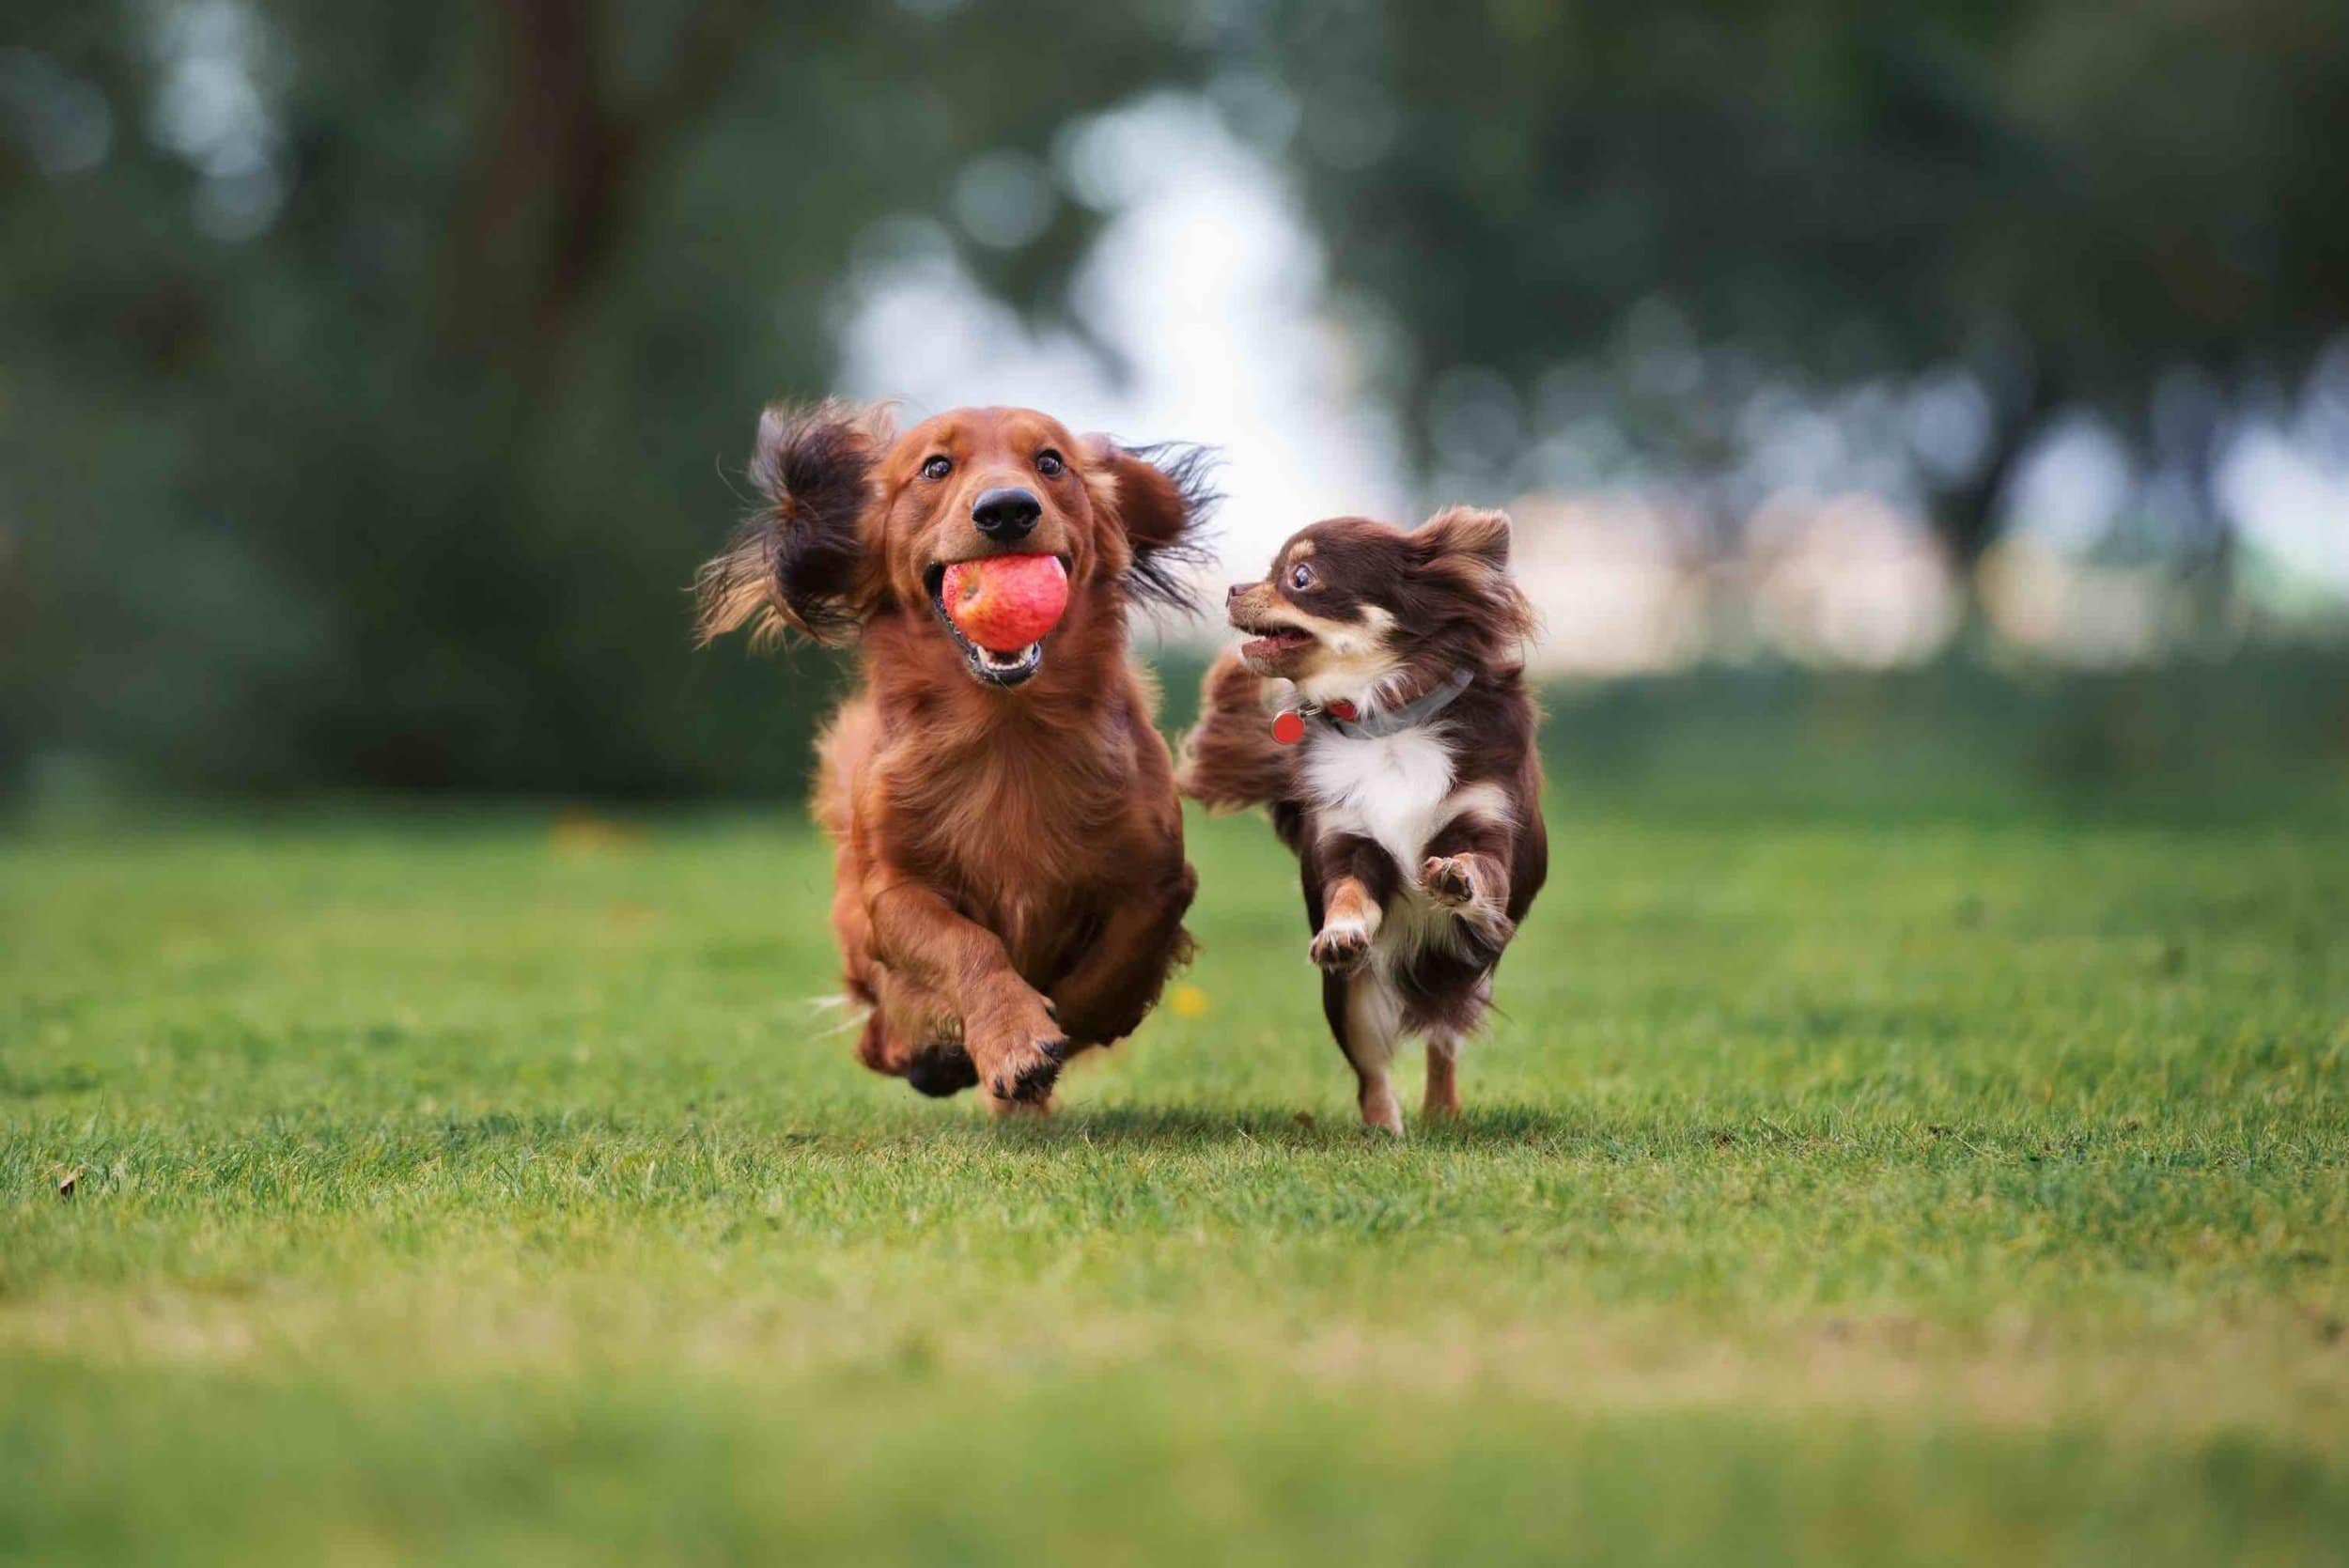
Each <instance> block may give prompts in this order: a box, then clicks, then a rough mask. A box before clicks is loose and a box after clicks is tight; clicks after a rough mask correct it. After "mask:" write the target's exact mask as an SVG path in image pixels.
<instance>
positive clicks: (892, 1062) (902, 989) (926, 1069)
mask: <svg viewBox="0 0 2349 1568" xmlns="http://www.w3.org/2000/svg"><path fill="white" fill-rule="evenodd" d="M865 973H866V975H867V977H868V979H869V982H870V984H871V985H872V986H873V987H874V991H875V1002H874V1007H873V1013H872V1017H868V1018H866V1019H865V1020H864V1033H863V1037H862V1038H861V1039H859V1040H858V1041H857V1048H856V1054H857V1060H858V1061H860V1062H862V1063H864V1064H865V1065H866V1066H868V1067H870V1068H872V1069H873V1071H875V1072H877V1073H880V1074H883V1075H885V1076H887V1077H890V1078H901V1079H905V1080H906V1082H908V1083H909V1084H911V1085H912V1086H913V1088H914V1089H915V1090H916V1091H917V1092H919V1093H921V1094H927V1095H930V1096H931V1097H932V1098H934V1099H942V1098H944V1097H945V1096H946V1095H949V1094H960V1093H962V1091H964V1090H965V1089H969V1088H971V1087H972V1085H974V1084H976V1083H977V1082H978V1081H979V1072H978V1068H977V1067H975V1066H973V1065H972V1061H971V1053H970V1052H968V1051H966V1050H964V1049H963V1048H962V1025H961V1022H960V1020H959V1019H957V1017H955V1016H954V1013H953V1011H952V1010H951V1009H949V1008H948V1007H947V1006H946V1005H945V1003H944V1002H943V1001H941V1000H940V999H939V998H938V997H937V996H935V995H934V994H932V993H931V992H928V991H926V990H924V989H923V988H922V987H920V986H916V985H914V984H912V983H911V982H910V981H909V980H907V979H906V978H905V977H904V976H903V975H900V974H898V973H896V972H895V971H894V970H891V969H889V968H888V967H887V966H886V965H882V964H874V965H871V966H869V967H868V968H867V969H866V970H865Z"/></svg>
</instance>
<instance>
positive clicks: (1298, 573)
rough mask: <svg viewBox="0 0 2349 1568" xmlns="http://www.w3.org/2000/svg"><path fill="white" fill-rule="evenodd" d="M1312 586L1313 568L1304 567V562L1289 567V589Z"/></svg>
mask: <svg viewBox="0 0 2349 1568" xmlns="http://www.w3.org/2000/svg"><path fill="white" fill-rule="evenodd" d="M1313 585H1314V569H1313V567H1309V566H1307V565H1305V563H1304V562H1302V561H1299V562H1298V563H1297V565H1295V566H1293V567H1290V568H1289V586H1290V587H1292V588H1310V587H1312V586H1313Z"/></svg>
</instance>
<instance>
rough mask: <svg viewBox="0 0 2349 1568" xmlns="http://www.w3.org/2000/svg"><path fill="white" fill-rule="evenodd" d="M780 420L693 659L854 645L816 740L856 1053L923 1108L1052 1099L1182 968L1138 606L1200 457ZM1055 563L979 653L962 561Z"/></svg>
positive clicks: (1051, 439) (1190, 550)
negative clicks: (1031, 597)
mask: <svg viewBox="0 0 2349 1568" xmlns="http://www.w3.org/2000/svg"><path fill="white" fill-rule="evenodd" d="M1205 469H1206V463H1205V455H1204V453H1203V452H1202V451H1201V449H1199V448H1196V447H1188V446H1159V447H1151V448H1144V449H1140V450H1128V449H1125V448H1121V447H1119V446H1117V445H1116V444H1114V443H1113V442H1110V441H1109V440H1108V439H1107V438H1105V437H1099V436H1090V437H1085V438H1082V439H1080V438H1078V437H1076V436H1073V435H1071V434H1070V433H1069V432H1068V431H1067V430H1066V428H1065V427H1062V426H1061V424H1060V423H1059V422H1058V421H1057V420H1054V419H1051V418H1049V417H1047V416H1046V415H1044V414H1041V413H1037V412H1035V411H1034V410H1030V409H957V410H955V411H952V412H949V413H942V414H940V415H938V416H937V417H936V418H933V419H927V420H925V421H923V422H922V423H921V424H919V425H916V426H914V427H913V428H911V429H910V430H907V431H906V432H905V433H904V434H902V435H898V434H896V433H894V429H893V421H892V420H891V418H890V416H889V414H888V413H887V412H886V411H884V410H879V409H861V408H855V407H850V406H848V405H844V404H839V403H826V404H822V405H819V406H817V407H813V408H797V409H794V408H782V407H777V408H770V409H769V410H768V411H767V412H766V415H765V417H764V418H763V419H762V420H761V421H760V422H759V430H758V444H757V451H756V454H755V456H754V460H753V463H752V467H751V474H752V477H753V479H754V483H755V484H756V486H757V489H758V491H759V493H760V495H761V497H762V498H763V500H764V505H762V506H761V507H760V508H759V509H758V511H757V512H756V513H755V515H754V516H753V517H752V519H751V520H749V521H748V522H747V523H746V524H745V525H744V526H743V528H742V530H741V531H740V533H739V535H738V536H736V538H735V540H734V543H733V546H732V548H731V549H730V550H728V551H726V553H724V554H723V555H721V556H719V557H718V558H717V559H716V560H714V561H711V562H710V563H709V564H708V566H707V567H703V568H702V572H701V577H700V594H701V621H700V628H701V635H702V638H703V640H704V641H708V639H710V638H713V637H716V636H719V635H721V634H723V633H724V632H727V631H731V630H733V629H736V628H739V627H742V626H746V625H747V626H750V627H751V628H752V629H753V630H754V636H755V637H756V638H758V639H761V640H766V641H771V640H773V639H775V638H778V637H780V636H781V635H783V633H784V632H785V631H786V630H787V629H796V630H798V631H801V632H805V633H807V634H809V635H812V636H814V637H817V638H819V639H822V640H824V641H827V642H832V643H847V642H850V641H853V642H855V643H856V644H857V645H858V649H859V655H860V663H861V666H862V675H863V679H862V682H861V684H860V687H859V689H858V690H857V691H854V692H853V693H852V694H851V695H850V696H849V697H848V700H847V702H846V703H844V704H843V705H842V706H841V707H840V710H839V711H838V713H836V714H835V715H834V716H833V718H832V722H831V724H830V725H829V727H828V728H827V729H826V731H825V733H824V735H823V737H822V739H821V741H820V742H819V744H818V748H817V750H818V771H817V784H816V792H815V813H816V816H817V820H818V821H819V822H820V823H821V824H822V825H823V827H824V830H825V831H826V832H827V833H828V834H829V835H830V836H831V838H832V844H833V845H834V846H835V859H834V865H833V875H834V886H833V893H832V927H833V930H834V932H835V933H836V935H837V936H838V938H839V941H840V951H841V956H842V958H843V960H844V963H845V966H846V970H847V985H848V994H849V996H850V997H851V998H852V999H854V1000H855V1001H859V1002H862V1003H863V1004H865V1005H867V1006H868V1007H869V1008H870V1009H871V1013H870V1016H869V1017H867V1019H866V1021H865V1025H864V1032H863V1037H862V1039H861V1041H860V1043H859V1045H858V1047H857V1055H858V1057H859V1058H860V1059H861V1060H862V1061H863V1063H865V1065H867V1066H869V1067H871V1068H873V1069H874V1070H875V1071H876V1072H880V1073H886V1074H889V1075H892V1076H894V1077H899V1078H903V1079H906V1080H907V1081H909V1082H910V1083H911V1084H912V1085H913V1087H914V1088H915V1089H918V1090H920V1091H921V1092H922V1093H923V1094H937V1095H944V1094H955V1093H957V1092H958V1091H960V1090H963V1089H967V1088H970V1087H971V1086H972V1085H973V1084H979V1085H983V1086H984V1087H985V1090H986V1093H987V1095H988V1105H989V1106H990V1108H991V1109H994V1110H1004V1109H1007V1108H1009V1107H1012V1106H1015V1105H1028V1106H1035V1107H1042V1106H1046V1105H1049V1103H1050V1098H1051V1094H1052V1086H1053V1082H1054V1080H1055V1079H1056V1078H1057V1076H1058V1075H1059V1073H1060V1069H1061V1066H1062V1064H1063V1063H1065V1062H1066V1061H1067V1060H1068V1059H1069V1058H1070V1056H1071V1055H1072V1054H1073V1053H1075V1052H1077V1051H1080V1050H1082V1049H1084V1048H1087V1047H1091V1046H1106V1045H1109V1044H1111V1043H1112V1042H1113V1041H1116V1040H1118V1039H1121V1038H1123V1037H1124V1036H1126V1035H1127V1034H1129V1033H1131V1032H1133V1030H1134V1028H1135V1026H1137V1025H1138V1024H1140V1023H1141V1022H1142V1020H1143V1017H1144V1016H1145V1015H1147V1014H1148V1013H1149V1011H1150V1009H1151V1007H1152V1006H1153V1005H1155V1004H1156V1002H1157V1001H1158V998H1159V990H1160V988H1161V987H1162V986H1164V984H1165V981H1166V977H1167V974H1168V972H1169V970H1172V969H1173V968H1174V967H1175V964H1177V963H1178V962H1180V961H1181V960H1182V959H1184V958H1185V957H1187V956H1188V955H1189V951H1190V938H1189V937H1188V935H1187V934H1186V933H1185V932H1184V930H1183V924H1182V923H1183V914H1184V911H1185V910H1186V909H1188V908H1190V900H1191V893H1192V892H1193V890H1194V888H1195V887H1196V885H1197V878H1196V877H1195V876H1194V874H1193V873H1192V871H1191V868H1190V865H1189V864H1188V863H1187V862H1185V861H1184V859H1183V825H1182V814H1181V810H1180V807H1179V805H1178V803H1177V801H1176V800H1175V784H1174V777H1173V768H1172V765H1171V762H1170V759H1169V757H1168V754H1167V749H1166V743H1165V742H1164V741H1163V740H1162V739H1160V738H1159V733H1158V731H1157V730H1156V729H1155V728H1154V727H1153V725H1152V718H1153V712H1154V708H1155V706H1156V697H1157V693H1156V691H1155V690H1154V689H1153V688H1152V686H1151V685H1150V684H1149V683H1148V682H1147V681H1146V680H1145V679H1144V678H1143V676H1142V675H1140V674H1139V673H1138V672H1137V671H1136V670H1135V669H1134V667H1133V666H1132V664H1131V663H1130V662H1129V661H1128V652H1127V634H1126V615H1127V610H1128V606H1129V605H1130V604H1132V603H1133V602H1134V601H1135V600H1137V599H1153V600H1159V601H1161V602H1168V603H1177V604H1179V603H1181V602H1182V601H1183V599H1184V592H1183V589H1182V587H1181V583H1180V579H1179V578H1178V576H1177V575H1176V571H1175V567H1177V566H1178V565H1179V564H1182V563H1185V562H1187V561H1190V560H1195V559H1196V558H1197V555H1198V548H1199V547H1198V539H1199V534H1198V531H1199V529H1200V527H1201V525H1202V523H1203V522H1204V520H1205V517H1206V512H1207V510H1208V509H1209V507H1210V506H1211V505H1213V502H1214V501H1215V499H1216V498H1215V497H1214V496H1213V495H1211V494H1210V493H1209V492H1208V491H1207V489H1206V486H1205V483H1204V474H1205ZM1002 555H1019V556H1028V557H1038V556H1051V557H1055V558H1057V560H1058V562H1059V563H1060V566H1061V567H1062V568H1063V569H1064V570H1065V572H1066V583H1067V588H1066V609H1065V611H1064V612H1063V613H1061V615H1060V618H1059V620H1058V621H1057V623H1056V624H1054V625H1053V626H1052V627H1051V629H1050V630H1049V631H1048V632H1046V633H1045V634H1044V635H1042V636H1041V637H1039V638H1038V639H1037V640H1036V641H1034V643H1033V644H1029V645H1026V646H1024V647H1022V648H1019V649H1015V650H1012V651H1010V652H1008V653H1006V652H1003V651H993V650H990V649H988V648H987V647H983V646H980V645H979V644H977V643H976V642H974V641H972V639H971V638H969V637H967V636H966V635H965V634H964V632H963V631H962V630H961V629H958V628H957V624H956V621H955V618H954V616H953V615H951V614H950V613H949V612H948V607H947V604H946V600H945V592H946V583H947V578H948V573H949V570H950V568H955V569H957V571H959V570H962V569H979V568H965V567H963V566H962V564H965V563H977V562H983V561H985V560H987V558H989V557H993V556H1002Z"/></svg>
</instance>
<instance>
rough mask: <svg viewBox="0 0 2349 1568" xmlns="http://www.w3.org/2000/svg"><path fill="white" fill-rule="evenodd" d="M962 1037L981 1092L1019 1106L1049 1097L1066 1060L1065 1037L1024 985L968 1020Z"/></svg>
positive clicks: (1049, 1010) (1042, 1003)
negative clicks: (982, 1085) (982, 1089)
mask: <svg viewBox="0 0 2349 1568" xmlns="http://www.w3.org/2000/svg"><path fill="white" fill-rule="evenodd" d="M964 1039H965V1043H966V1045H967V1046H968V1048H969V1049H970V1052H971V1059H972V1062H973V1063H976V1064H977V1067H978V1072H979V1076H980V1079H981V1081H983V1082H984V1083H985V1084H986V1085H987V1092H988V1094H992V1095H994V1096H995V1097H996V1098H997V1099H999V1100H1009V1101H1011V1102H1013V1103H1015V1104H1019V1105H1041V1104H1042V1103H1043V1102H1044V1101H1046V1100H1048V1099H1050V1098H1051V1097H1052V1085H1053V1083H1054V1082H1055V1081H1057V1080H1058V1079H1059V1078H1060V1069H1061V1064H1062V1063H1064V1062H1066V1060H1067V1059H1068V1037H1067V1036H1066V1034H1063V1033H1062V1032H1061V1030H1060V1025H1059V1023H1058V1022H1057V1021H1056V1020H1055V1018H1054V1017H1053V1012H1052V1004H1051V1003H1050V1002H1049V1001H1045V1000H1044V999H1043V998H1042V997H1040V996H1038V995H1036V994H1035V992H1034V991H1032V990H1030V989H1028V987H1027V986H1019V987H1018V990H1017V992H1016V993H1014V994H1008V995H1006V996H1005V998H1004V999H1003V1001H999V1002H998V1003H997V1004H996V1005H995V1006H993V1007H991V1008H989V1009H988V1011H987V1012H986V1013H984V1014H982V1015H980V1016H979V1017H973V1018H972V1019H970V1020H968V1021H967V1022H966V1024H965V1025H964Z"/></svg>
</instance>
